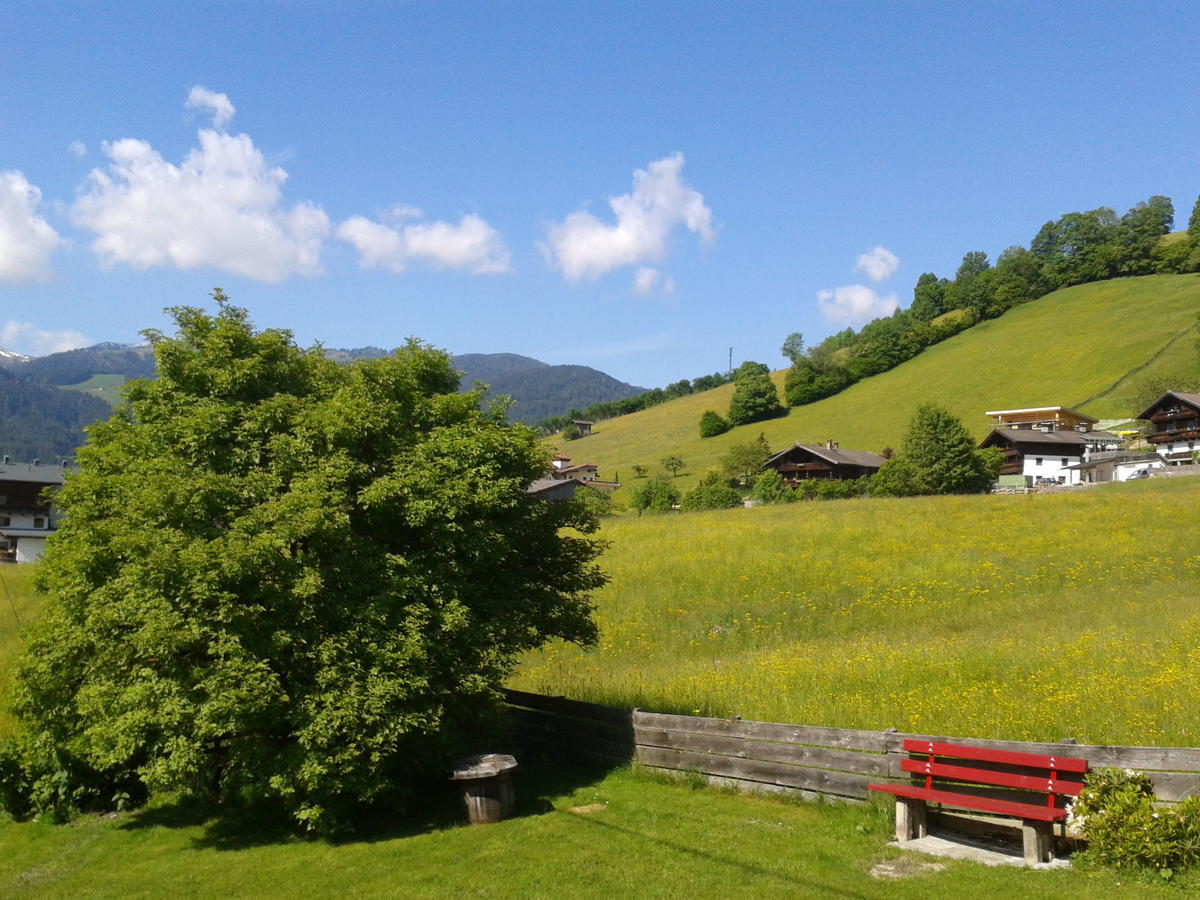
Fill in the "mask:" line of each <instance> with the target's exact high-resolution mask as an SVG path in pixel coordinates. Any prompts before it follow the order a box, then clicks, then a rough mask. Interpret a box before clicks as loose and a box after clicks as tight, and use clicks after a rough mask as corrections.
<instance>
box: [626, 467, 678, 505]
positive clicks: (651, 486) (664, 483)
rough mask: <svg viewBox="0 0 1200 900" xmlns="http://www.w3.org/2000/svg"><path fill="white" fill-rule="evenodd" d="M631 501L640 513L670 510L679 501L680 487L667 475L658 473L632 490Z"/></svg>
mask: <svg viewBox="0 0 1200 900" xmlns="http://www.w3.org/2000/svg"><path fill="white" fill-rule="evenodd" d="M630 501H631V502H632V503H633V508H634V509H636V510H637V511H638V515H641V514H642V513H644V512H670V511H671V509H672V507H674V506H675V504H677V503H678V502H679V488H677V487H675V485H673V484H671V480H670V479H669V478H667V477H666V476H665V475H656V476H655V477H654V478H651V479H650V480H649V481H647V482H645V483H644V484H639V485H637V487H635V488H634V489H633V490H632V491H631V492H630Z"/></svg>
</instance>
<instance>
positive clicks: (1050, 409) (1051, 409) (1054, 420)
mask: <svg viewBox="0 0 1200 900" xmlns="http://www.w3.org/2000/svg"><path fill="white" fill-rule="evenodd" d="M984 415H985V416H990V417H991V418H992V419H994V420H995V425H996V427H997V428H1016V429H1018V430H1021V429H1026V428H1030V429H1039V430H1041V431H1078V432H1087V431H1091V430H1092V429H1093V428H1094V427H1095V426H1096V425H1098V424H1099V423H1100V420H1099V419H1093V418H1092V417H1091V416H1085V415H1084V414H1083V413H1081V412H1076V411H1075V410H1073V409H1068V408H1067V407H1065V406H1031V407H1027V408H1025V409H995V410H992V411H990V412H985V413H984Z"/></svg>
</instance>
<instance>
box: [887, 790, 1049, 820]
mask: <svg viewBox="0 0 1200 900" xmlns="http://www.w3.org/2000/svg"><path fill="white" fill-rule="evenodd" d="M867 787H868V788H870V789H871V790H873V791H884V792H886V793H888V794H895V795H896V796H897V797H909V798H911V799H913V800H926V801H928V802H930V803H941V804H942V805H944V806H960V807H963V808H965V809H978V810H981V811H983V812H994V813H1000V814H1001V815H1005V816H1014V817H1016V818H1018V819H1036V820H1037V821H1039V822H1059V821H1061V820H1063V819H1065V818H1066V817H1067V811H1066V810H1065V809H1056V808H1054V807H1047V806H1035V805H1033V804H1032V803H1014V802H1013V801H1011V800H996V799H993V798H991V797H974V796H971V795H970V794H956V793H954V792H952V791H936V790H933V791H931V790H926V789H925V788H920V787H914V786H912V785H906V784H869V785H867Z"/></svg>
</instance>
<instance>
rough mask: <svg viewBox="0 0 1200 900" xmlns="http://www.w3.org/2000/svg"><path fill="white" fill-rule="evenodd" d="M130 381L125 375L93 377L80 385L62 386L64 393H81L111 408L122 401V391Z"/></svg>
mask: <svg viewBox="0 0 1200 900" xmlns="http://www.w3.org/2000/svg"><path fill="white" fill-rule="evenodd" d="M128 380H129V379H128V378H126V377H125V376H124V375H93V376H92V377H91V378H88V379H87V380H85V381H81V382H79V384H64V385H61V387H62V389H63V390H64V391H80V392H81V393H84V394H91V395H92V396H93V397H99V398H100V399H101V400H103V401H104V402H105V403H107V404H108V405H109V406H116V405H117V404H118V403H119V402H120V400H121V389H122V388H123V387H125V383H126V382H127V381H128Z"/></svg>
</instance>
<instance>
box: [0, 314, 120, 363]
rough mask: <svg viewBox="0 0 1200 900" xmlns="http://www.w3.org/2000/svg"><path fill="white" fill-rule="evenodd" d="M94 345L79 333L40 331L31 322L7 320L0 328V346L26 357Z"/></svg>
mask: <svg viewBox="0 0 1200 900" xmlns="http://www.w3.org/2000/svg"><path fill="white" fill-rule="evenodd" d="M94 343H96V342H95V341H93V340H92V339H91V338H90V337H88V336H87V335H85V334H82V333H81V332H78V331H42V330H41V329H39V328H37V327H35V326H34V324H33V323H32V322H18V321H16V320H15V319H9V320H8V321H7V322H5V323H4V325H3V326H0V345H2V346H4V347H5V348H7V349H9V350H15V351H17V352H18V353H24V354H26V355H27V356H46V355H47V354H50V353H61V352H62V351H64V350H75V349H77V348H79V347H90V346H91V345H92V344H94Z"/></svg>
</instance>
